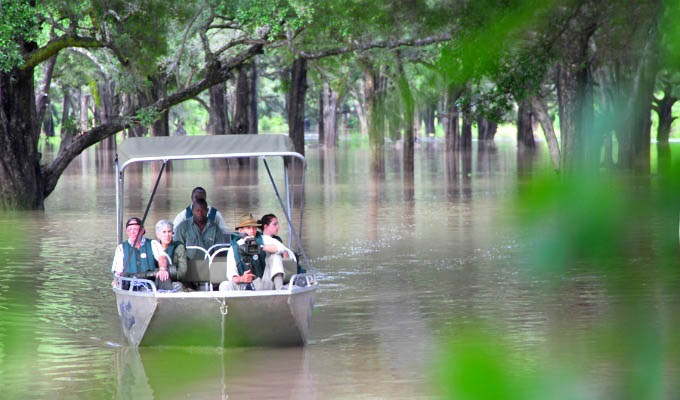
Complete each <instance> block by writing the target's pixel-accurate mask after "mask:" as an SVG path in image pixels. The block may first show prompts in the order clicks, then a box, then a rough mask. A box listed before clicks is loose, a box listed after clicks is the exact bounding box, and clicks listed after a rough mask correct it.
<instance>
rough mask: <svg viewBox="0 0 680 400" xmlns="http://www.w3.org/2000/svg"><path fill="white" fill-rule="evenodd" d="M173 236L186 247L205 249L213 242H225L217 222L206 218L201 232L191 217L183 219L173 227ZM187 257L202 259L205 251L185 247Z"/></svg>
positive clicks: (213, 243)
mask: <svg viewBox="0 0 680 400" xmlns="http://www.w3.org/2000/svg"><path fill="white" fill-rule="evenodd" d="M174 238H175V240H177V241H179V242H182V243H184V245H185V246H187V247H189V246H199V247H202V248H204V249H205V250H208V249H209V248H210V247H211V246H213V245H215V244H218V243H225V239H224V234H223V233H222V230H221V229H220V228H219V226H217V224H215V223H213V222H211V221H210V220H208V222H207V223H206V224H205V229H203V231H202V232H201V231H200V229H199V228H198V225H196V223H195V222H194V219H193V218H191V219H187V220H184V221H183V222H182V223H181V224H179V226H177V227H175V235H174ZM187 257H188V258H190V259H192V260H203V259H204V257H205V253H204V252H202V251H200V250H195V249H187Z"/></svg>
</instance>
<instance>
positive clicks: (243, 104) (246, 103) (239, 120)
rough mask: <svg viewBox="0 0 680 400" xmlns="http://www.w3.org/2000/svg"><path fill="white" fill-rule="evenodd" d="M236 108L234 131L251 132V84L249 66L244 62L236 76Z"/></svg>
mask: <svg viewBox="0 0 680 400" xmlns="http://www.w3.org/2000/svg"><path fill="white" fill-rule="evenodd" d="M235 95H236V109H235V111H234V120H233V121H232V133H236V134H244V133H249V132H248V129H249V127H250V122H249V120H248V117H249V116H250V85H249V84H248V66H247V65H245V64H243V65H241V66H240V67H239V68H238V76H237V78H236V93H235Z"/></svg>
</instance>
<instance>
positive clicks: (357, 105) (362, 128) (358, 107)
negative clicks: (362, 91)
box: [354, 99, 368, 136]
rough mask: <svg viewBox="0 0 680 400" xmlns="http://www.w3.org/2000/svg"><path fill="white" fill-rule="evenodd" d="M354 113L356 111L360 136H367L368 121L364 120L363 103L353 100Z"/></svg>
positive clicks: (364, 110)
mask: <svg viewBox="0 0 680 400" xmlns="http://www.w3.org/2000/svg"><path fill="white" fill-rule="evenodd" d="M354 111H356V113H357V119H358V120H359V133H361V136H366V135H368V120H367V119H366V109H365V108H364V103H362V102H360V101H359V100H356V99H355V100H354Z"/></svg>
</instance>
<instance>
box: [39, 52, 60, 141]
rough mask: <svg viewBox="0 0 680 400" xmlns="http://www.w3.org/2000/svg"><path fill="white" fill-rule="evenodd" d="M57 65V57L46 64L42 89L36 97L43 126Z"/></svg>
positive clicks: (40, 122)
mask: <svg viewBox="0 0 680 400" xmlns="http://www.w3.org/2000/svg"><path fill="white" fill-rule="evenodd" d="M56 63H57V55H54V56H52V57H51V58H50V59H49V60H47V62H46V63H45V68H44V70H43V71H44V73H43V79H42V82H40V88H39V90H38V94H37V95H36V96H35V97H36V99H35V104H36V111H37V113H38V125H40V124H42V120H43V117H44V116H45V113H46V112H48V111H47V110H48V109H49V104H50V97H49V96H50V85H51V84H52V76H53V74H54V66H55V64H56ZM51 126H52V135H47V136H54V124H53V123H52V125H51Z"/></svg>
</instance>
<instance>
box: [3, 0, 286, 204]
mask: <svg viewBox="0 0 680 400" xmlns="http://www.w3.org/2000/svg"><path fill="white" fill-rule="evenodd" d="M286 4H287V3H285V4H284V3H283V2H281V1H274V0H272V1H271V2H266V1H265V2H262V3H261V4H260V7H258V8H257V9H253V8H251V7H250V4H243V3H239V4H233V3H230V2H224V3H222V2H219V1H217V2H209V3H207V5H208V7H204V6H205V5H206V4H202V3H198V4H196V3H191V4H187V3H186V2H178V1H165V0H163V1H161V0H152V1H148V2H144V3H142V4H135V5H134V6H132V7H130V5H129V4H128V3H127V2H124V1H111V2H107V3H105V4H104V3H99V2H89V1H85V2H78V3H67V2H60V1H48V2H45V3H42V4H40V5H38V4H36V2H25V1H21V0H9V1H7V2H3V7H2V9H1V10H0V17H2V18H0V21H1V22H0V24H2V29H0V34H1V35H2V37H0V47H2V49H1V50H2V51H0V54H2V57H0V145H1V146H3V149H6V151H3V152H2V153H1V154H0V208H5V209H7V208H41V207H42V206H43V202H44V199H45V198H46V197H47V196H48V195H49V194H50V193H51V192H52V191H53V190H54V187H55V186H56V184H57V181H58V179H59V177H60V176H61V174H62V172H63V171H64V170H65V168H66V166H67V165H68V164H69V162H70V161H71V160H72V159H73V158H74V157H76V156H77V155H78V154H80V152H82V151H83V150H84V149H86V148H87V147H89V146H91V145H93V144H95V143H98V142H99V141H101V140H103V139H105V138H107V137H110V136H112V135H113V134H115V133H116V132H118V131H120V130H122V129H124V128H127V127H132V126H134V125H136V124H140V123H141V124H144V125H151V124H153V123H154V122H155V121H156V120H158V119H159V118H160V117H161V116H162V115H163V113H164V112H166V111H167V110H168V109H169V108H170V107H172V106H173V105H176V104H179V103H181V102H183V101H185V100H187V99H191V98H195V97H196V96H197V95H198V94H200V93H201V92H203V91H204V90H206V89H209V88H210V87H212V86H214V85H215V84H219V83H222V82H224V81H226V80H227V79H229V78H230V77H231V76H232V71H233V70H234V69H235V68H238V67H239V66H241V65H243V64H244V63H246V62H247V61H248V60H250V59H251V58H252V57H253V56H254V55H256V54H258V53H260V52H262V50H263V48H264V47H265V46H267V45H270V44H272V43H274V42H275V41H276V40H279V39H282V32H284V31H285V29H286V27H287V25H286V23H288V22H291V23H296V24H297V23H298V20H296V15H295V10H293V9H292V8H291V7H288V8H285V10H287V12H281V10H282V6H286ZM203 12H206V13H215V14H217V15H219V16H220V20H221V22H222V23H221V24H220V25H219V26H216V27H214V29H217V30H228V31H230V32H232V34H231V35H229V38H228V39H227V40H226V41H225V43H224V44H223V46H222V49H223V51H221V52H217V53H218V54H220V57H216V58H214V59H212V60H210V61H209V62H206V63H205V64H204V65H203V66H202V67H201V68H200V70H199V71H198V72H197V73H196V75H195V76H194V77H193V78H192V79H191V80H190V81H189V83H188V84H187V85H185V86H184V87H180V88H177V89H176V90H175V91H174V92H173V93H168V94H164V90H165V89H164V85H165V81H159V82H158V89H159V90H158V92H157V93H158V94H157V95H154V96H153V98H152V99H151V101H150V102H149V104H148V105H146V106H144V105H139V104H137V105H133V106H131V107H130V108H129V109H128V110H127V112H126V113H125V114H122V115H117V116H113V117H112V118H110V119H109V120H108V121H107V122H101V123H100V124H99V125H97V126H94V127H92V128H90V129H89V130H87V131H84V132H80V133H79V134H78V135H77V136H75V137H74V138H73V140H72V141H70V142H66V143H62V146H61V148H60V150H59V153H58V154H57V156H56V157H55V159H54V160H53V161H52V162H51V163H49V164H41V155H40V153H39V152H38V150H37V145H38V137H39V133H40V130H39V124H38V118H37V117H38V110H37V109H36V102H35V97H36V90H35V86H34V72H35V69H36V68H37V67H38V66H40V65H42V64H43V63H45V62H47V61H48V60H50V59H51V58H53V57H55V56H57V55H58V54H59V53H60V52H61V51H63V50H65V49H69V48H89V49H100V50H97V51H103V52H106V53H107V54H109V55H110V56H111V60H112V61H110V63H114V64H116V65H117V66H118V67H119V68H121V69H123V70H125V71H126V72H128V74H130V75H131V76H137V77H149V76H152V75H153V74H154V73H156V72H157V71H158V69H157V66H156V60H159V57H161V56H163V55H165V54H167V53H168V41H167V37H168V36H170V32H168V27H169V26H170V25H171V23H177V24H179V25H186V21H190V20H191V17H192V16H194V15H196V14H197V13H203ZM46 29H49V30H50V33H49V37H48V35H47V34H46V33H44V31H45V30H46ZM233 32H238V33H237V34H233ZM180 54H181V52H180Z"/></svg>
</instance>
